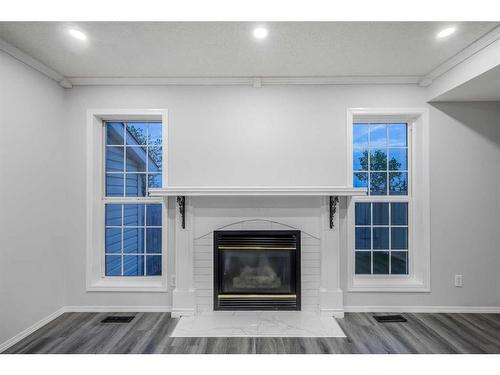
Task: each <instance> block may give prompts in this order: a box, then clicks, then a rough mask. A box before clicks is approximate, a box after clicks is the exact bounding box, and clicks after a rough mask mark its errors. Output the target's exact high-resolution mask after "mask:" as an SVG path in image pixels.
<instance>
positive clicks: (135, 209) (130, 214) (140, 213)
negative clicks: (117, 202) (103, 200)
mask: <svg viewBox="0 0 500 375" xmlns="http://www.w3.org/2000/svg"><path fill="white" fill-rule="evenodd" d="M123 222H124V225H128V226H143V225H144V205H143V204H126V205H125V208H124V218H123Z"/></svg>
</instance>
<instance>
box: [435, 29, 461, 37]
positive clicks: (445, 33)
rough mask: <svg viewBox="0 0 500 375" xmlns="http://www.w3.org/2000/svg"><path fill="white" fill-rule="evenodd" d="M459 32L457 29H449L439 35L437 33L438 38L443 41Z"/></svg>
mask: <svg viewBox="0 0 500 375" xmlns="http://www.w3.org/2000/svg"><path fill="white" fill-rule="evenodd" d="M456 30H457V28H456V27H447V28H446V29H443V30H441V31H440V32H439V33H437V35H436V38H438V39H441V38H446V37H447V36H450V35H451V34H453V33H454V32H455V31H456Z"/></svg>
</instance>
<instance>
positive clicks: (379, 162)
mask: <svg viewBox="0 0 500 375" xmlns="http://www.w3.org/2000/svg"><path fill="white" fill-rule="evenodd" d="M370 170H371V171H386V170H387V151H386V149H376V150H374V149H371V150H370Z"/></svg>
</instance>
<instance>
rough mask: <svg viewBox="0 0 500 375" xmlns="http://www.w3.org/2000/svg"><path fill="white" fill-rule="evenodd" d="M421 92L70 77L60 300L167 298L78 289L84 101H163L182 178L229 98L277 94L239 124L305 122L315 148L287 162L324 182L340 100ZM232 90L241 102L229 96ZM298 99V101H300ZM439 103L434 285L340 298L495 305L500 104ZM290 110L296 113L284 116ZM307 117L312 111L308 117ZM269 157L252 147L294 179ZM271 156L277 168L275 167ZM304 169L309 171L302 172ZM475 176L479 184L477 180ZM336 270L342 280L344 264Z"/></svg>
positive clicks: (406, 102)
mask: <svg viewBox="0 0 500 375" xmlns="http://www.w3.org/2000/svg"><path fill="white" fill-rule="evenodd" d="M425 97H426V92H425V90H424V89H423V88H419V87H415V86H282V87H276V86H273V87H263V88H251V87H173V86H169V87H76V88H74V89H72V90H70V91H68V98H67V99H68V112H67V121H66V122H67V124H68V126H69V127H70V128H71V130H70V147H71V149H72V150H73V152H72V153H71V156H70V158H71V159H70V160H71V165H72V166H73V168H72V169H71V171H70V173H71V177H70V179H71V181H73V186H74V187H75V188H74V190H72V193H73V198H74V199H72V207H71V209H72V212H73V215H74V220H73V221H72V225H73V226H72V231H71V235H72V238H73V244H74V246H72V247H71V250H70V252H68V255H69V256H68V271H69V272H68V274H69V278H68V280H67V285H68V294H67V302H68V304H70V305H120V304H123V305H127V306H128V305H140V304H145V305H168V304H169V303H170V302H169V298H168V297H167V296H165V295H161V294H132V293H125V294H124V293H85V289H84V288H85V273H84V270H85V268H84V266H83V265H84V261H85V248H84V234H85V231H84V224H85V210H84V203H83V202H84V186H85V183H84V182H85V169H84V165H85V144H84V134H85V129H84V128H85V111H86V109H87V108H99V107H101V108H113V107H117V108H120V107H122V108H128V107H133V108H140V107H143V108H168V109H169V120H170V123H171V125H172V127H173V129H174V132H173V134H171V136H172V145H171V147H173V148H174V150H175V151H174V152H173V154H174V155H175V156H174V158H173V159H174V160H175V161H176V163H175V165H170V167H171V168H179V167H178V165H180V166H182V169H183V171H182V172H181V171H178V170H177V171H175V170H174V171H171V173H173V174H174V175H176V174H175V173H178V174H177V176H182V178H181V177H179V179H178V180H176V181H172V183H177V182H179V183H180V182H181V181H182V183H183V184H184V183H186V184H188V183H189V182H190V180H189V178H190V177H188V175H187V174H188V173H191V171H192V170H198V172H200V170H199V169H197V168H198V166H192V165H191V163H192V160H195V161H196V162H197V163H198V162H200V160H201V156H203V155H205V156H206V158H207V159H208V160H210V161H211V162H216V160H215V159H213V155H212V156H210V153H209V150H208V149H207V148H206V146H202V145H200V144H199V141H200V139H201V138H203V139H207V144H209V145H210V144H212V143H211V142H213V141H211V140H210V138H211V137H214V136H215V135H216V132H217V131H218V130H220V129H221V125H220V121H221V119H224V121H225V122H224V126H223V128H222V129H226V130H227V126H228V124H230V121H231V119H232V118H233V117H234V116H236V114H235V112H234V111H235V108H240V110H241V111H243V112H244V114H249V113H250V115H251V116H250V117H251V118H252V119H257V118H263V114H267V113H269V111H270V108H269V107H268V103H280V107H279V108H280V110H279V111H278V112H275V117H274V120H275V121H274V123H270V122H266V125H265V127H261V128H259V126H260V125H262V124H259V123H256V122H248V123H246V126H248V128H249V129H253V131H255V132H256V134H258V133H259V131H262V132H264V133H266V132H273V131H274V130H269V129H268V128H269V127H273V126H274V124H277V125H276V126H278V130H277V131H278V132H279V131H282V130H283V129H284V126H285V125H284V124H286V126H289V127H290V128H291V129H295V130H297V129H300V131H299V133H300V134H302V135H303V134H305V133H304V130H305V131H306V132H307V131H309V130H310V131H311V134H310V135H309V136H308V137H307V138H306V139H305V142H306V144H307V145H308V147H311V146H312V145H313V144H315V143H316V142H317V144H318V147H317V149H315V151H313V152H312V154H314V155H312V156H309V157H307V158H306V159H307V163H305V164H303V165H301V166H300V167H298V169H296V170H295V171H296V172H297V171H299V170H300V171H302V172H304V169H303V167H304V166H305V165H309V166H310V169H311V170H313V171H314V175H315V177H314V178H311V181H314V183H326V181H333V179H334V176H336V175H337V172H338V171H341V172H340V173H339V174H338V175H339V176H340V175H342V174H343V166H339V164H342V163H343V161H344V160H345V159H344V154H345V149H343V148H341V147H340V148H339V149H340V151H338V150H337V151H327V149H328V145H331V148H332V149H335V148H336V147H335V145H336V144H335V142H334V141H332V140H333V139H334V138H335V137H333V135H334V132H336V131H337V132H338V134H341V137H344V134H343V132H342V130H341V129H342V128H344V127H345V121H346V108H348V107H423V106H428V105H427V104H426V103H425ZM239 100H241V101H242V103H243V104H241V105H239V106H236V103H237V102H238V101H239ZM286 103H289V105H290V106H291V107H292V109H291V111H290V112H287V111H286V110H285V108H286ZM301 103H304V105H303V106H301ZM228 104H229V105H228ZM253 104H256V105H253ZM226 105H228V106H226ZM439 106H440V107H438V104H436V105H435V107H433V106H430V122H431V123H430V128H431V132H430V140H429V141H430V147H431V155H430V159H431V170H430V176H431V226H432V228H431V262H432V278H431V287H432V292H431V293H423V294H413V293H412V294H402V293H392V294H390V293H388V294H369V293H346V294H345V301H344V303H345V305H346V306H380V305H386V306H410V305H413V306H415V305H422V306H500V296H499V294H498V293H497V292H496V291H495V286H496V285H499V284H500V273H499V272H498V269H499V267H498V266H499V262H500V261H499V259H500V257H498V254H497V244H498V243H500V241H499V238H498V231H497V230H495V228H494V227H495V225H496V223H498V222H499V221H500V220H499V219H500V217H499V215H500V210H499V208H500V207H499V199H498V196H497V192H498V191H499V190H500V189H499V184H500V176H499V175H498V174H497V173H492V169H494V168H495V166H497V165H498V164H499V163H500V146H499V144H500V140H499V139H500V127H499V126H498V123H499V119H500V109H499V107H498V104H496V103H493V104H484V105H483V104H481V103H476V104H473V103H467V104H464V103H460V104H440V105H439ZM443 106H446V107H443ZM297 107H300V108H301V109H300V111H299V112H300V113H299V112H297V110H296V108H297ZM261 110H262V112H261ZM289 113H295V114H297V113H299V114H300V115H299V116H288V114H289ZM244 114H242V113H240V114H239V115H238V116H236V117H237V118H238V121H240V124H242V123H243V122H244V121H243V120H242V119H243V116H244ZM276 116H277V117H276ZM308 118H309V119H310V121H306V120H307V119H308ZM195 122H198V123H199V126H198V127H196V131H200V132H202V134H203V137H200V138H198V137H197V138H196V139H197V141H196V144H192V145H190V144H189V138H190V136H189V135H190V133H192V132H193V131H194V126H195V125H194V123H195ZM174 124H175V125H174ZM179 124H182V125H184V126H185V128H183V127H182V126H180V125H179ZM238 126H240V125H238ZM248 131H250V130H248ZM252 136H254V135H252ZM174 137H175V139H176V140H179V139H182V142H181V143H182V144H183V145H184V149H179V148H178V147H179V145H177V146H176V145H175V142H173V139H174ZM344 139H345V138H343V139H342V141H343V140H344ZM295 141H296V140H294V142H295ZM212 146H213V144H212ZM443 146H444V147H443ZM176 147H177V148H176ZM232 151H233V152H237V151H238V150H236V149H235V150H232ZM309 151H310V149H309ZM193 154H194V156H193ZM202 154H203V155H202ZM219 156H220V155H219ZM267 157H268V159H267V160H268V161H263V160H260V159H259V157H257V159H256V160H258V161H259V162H258V163H257V164H258V165H259V166H265V169H266V170H267V171H266V172H265V173H269V171H272V174H279V175H280V176H278V177H273V178H271V180H270V181H272V182H273V183H274V182H277V181H278V180H279V181H280V183H284V182H290V183H293V182H292V181H286V180H285V179H286V178H288V177H283V175H284V174H288V172H290V171H291V169H290V168H292V167H289V168H285V167H283V166H284V165H285V164H286V162H287V160H286V159H287V157H286V155H283V154H280V153H279V152H278V153H277V156H276V157H275V158H274V160H269V157H270V155H267ZM337 157H338V159H337ZM248 160H249V159H247V161H248ZM319 160H321V162H319ZM325 160H326V161H327V162H325ZM339 160H341V162H340V163H339ZM171 161H172V160H171ZM247 161H245V163H247ZM248 162H249V161H248ZM177 163H179V164H178V165H177ZM245 163H244V165H242V169H244V168H249V167H250V164H245ZM276 165H278V166H280V168H278V169H275V166H276ZM318 166H320V167H319V168H318ZM193 168H194V169H193ZM293 168H295V167H293ZM293 168H292V169H293ZM302 172H301V173H302ZM200 173H201V172H200ZM304 173H305V175H306V176H310V175H309V174H308V172H304ZM203 176H204V178H205V177H206V178H207V181H210V184H212V183H213V184H215V185H217V180H216V179H213V177H210V176H205V175H203ZM263 176H264V175H262V176H261V177H263ZM325 176H326V177H325ZM176 178H177V177H176ZM211 178H212V180H210V179H211ZM306 180H307V179H306ZM302 181H303V180H302ZM486 181H488V182H487V183H486ZM246 183H249V184H250V181H246ZM259 183H260V182H259ZM479 186H480V190H477V189H478V187H479ZM215 215H216V214H214V216H215ZM342 251H343V253H342V259H343V263H344V264H342V266H341V269H342V270H345V269H346V266H345V260H346V255H347V254H346V249H345V247H343V249H342ZM455 273H460V274H463V275H464V287H463V288H455V287H454V286H453V275H454V274H455ZM341 280H342V283H343V285H342V286H343V288H344V290H345V287H346V280H347V279H346V275H345V274H344V275H342V279H341Z"/></svg>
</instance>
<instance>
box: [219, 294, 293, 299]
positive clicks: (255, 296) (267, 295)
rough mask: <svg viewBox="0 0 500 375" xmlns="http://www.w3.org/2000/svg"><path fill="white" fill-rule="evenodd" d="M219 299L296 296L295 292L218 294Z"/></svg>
mask: <svg viewBox="0 0 500 375" xmlns="http://www.w3.org/2000/svg"><path fill="white" fill-rule="evenodd" d="M217 297H218V298H219V299H229V298H245V297H248V298H297V295H296V294H219V295H218V296H217Z"/></svg>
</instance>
